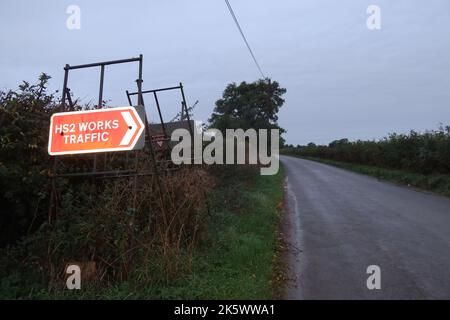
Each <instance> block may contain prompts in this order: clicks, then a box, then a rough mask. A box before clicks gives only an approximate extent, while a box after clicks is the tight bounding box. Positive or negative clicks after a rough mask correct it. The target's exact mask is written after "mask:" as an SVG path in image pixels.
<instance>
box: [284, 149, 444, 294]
mask: <svg viewBox="0 0 450 320" xmlns="http://www.w3.org/2000/svg"><path fill="white" fill-rule="evenodd" d="M280 159H281V161H282V163H283V164H284V168H285V171H286V177H287V178H286V179H287V182H286V189H287V190H286V194H287V197H286V207H287V212H288V213H287V216H286V217H285V220H286V221H285V226H286V228H287V231H286V233H287V234H288V242H289V243H288V247H289V248H290V250H289V254H288V255H289V257H288V260H289V263H290V272H289V273H290V281H289V284H288V290H287V296H286V298H288V299H442V298H445V299H450V199H449V198H446V197H442V196H438V195H434V194H431V193H425V192H421V191H416V190H413V189H411V188H408V187H401V186H396V185H394V184H391V183H387V182H381V181H378V180H377V179H375V178H372V177H368V176H364V175H360V174H357V173H353V172H349V171H346V170H343V169H339V168H335V167H332V166H328V165H324V164H320V163H317V162H313V161H308V160H303V159H298V158H292V157H286V156H281V157H280ZM370 265H377V266H379V267H380V276H381V277H380V279H381V281H380V282H381V289H379V290H377V289H373V290H369V289H368V288H367V285H366V282H367V278H368V277H369V276H370V274H367V267H368V266H370Z"/></svg>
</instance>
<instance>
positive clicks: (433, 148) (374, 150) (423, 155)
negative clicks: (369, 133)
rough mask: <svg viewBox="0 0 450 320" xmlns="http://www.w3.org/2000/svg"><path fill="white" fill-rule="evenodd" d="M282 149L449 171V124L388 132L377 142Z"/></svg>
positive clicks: (401, 167)
mask: <svg viewBox="0 0 450 320" xmlns="http://www.w3.org/2000/svg"><path fill="white" fill-rule="evenodd" d="M282 152H283V153H285V154H291V155H297V156H303V157H315V158H322V159H330V160H336V161H343V162H349V163H355V164H364V165H371V166H378V167H383V168H388V169H399V170H404V171H408V172H414V173H420V174H450V126H443V125H441V126H439V128H438V129H436V130H429V131H426V132H423V133H420V132H417V131H414V130H411V131H410V132H409V133H405V134H403V133H401V134H399V133H392V134H389V135H388V136H387V137H385V138H383V139H381V140H378V141H376V140H369V141H363V140H357V141H349V140H348V139H340V140H334V141H332V142H331V143H329V144H328V145H316V144H314V143H309V144H307V145H297V146H293V145H286V146H285V147H284V149H283V150H282Z"/></svg>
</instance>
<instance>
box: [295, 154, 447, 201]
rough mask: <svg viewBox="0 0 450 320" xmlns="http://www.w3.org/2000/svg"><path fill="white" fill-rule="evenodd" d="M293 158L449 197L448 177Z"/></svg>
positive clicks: (312, 158) (340, 162)
mask: <svg viewBox="0 0 450 320" xmlns="http://www.w3.org/2000/svg"><path fill="white" fill-rule="evenodd" d="M294 157H298V158H303V159H308V160H312V161H317V162H320V163H324V164H328V165H332V166H335V167H339V168H343V169H347V170H350V171H354V172H358V173H362V174H365V175H369V176H372V177H376V178H379V179H382V180H387V181H390V182H393V183H397V184H401V185H407V186H413V187H416V188H419V189H423V190H427V191H432V192H435V193H439V194H441V195H445V196H447V197H450V176H448V175H424V174H419V173H413V172H406V171H402V170H394V169H386V168H380V167H374V166H368V165H362V164H355V163H348V162H342V161H335V160H329V159H321V158H315V157H300V156H294Z"/></svg>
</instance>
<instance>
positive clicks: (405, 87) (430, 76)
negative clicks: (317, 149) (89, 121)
mask: <svg viewBox="0 0 450 320" xmlns="http://www.w3.org/2000/svg"><path fill="white" fill-rule="evenodd" d="M230 2H231V4H232V6H233V8H234V10H235V13H236V15H237V17H238V19H239V21H240V23H241V26H242V27H243V29H244V32H245V33H246V35H247V38H248V40H249V42H250V45H251V46H252V48H253V51H254V53H255V55H256V57H257V59H258V61H259V63H260V65H261V67H262V68H263V70H264V72H265V73H266V75H268V76H270V77H271V78H273V79H274V80H277V81H279V82H280V83H281V85H282V86H284V87H285V88H287V90H288V92H287V94H286V96H285V98H286V104H285V105H284V106H283V108H282V111H281V112H280V119H279V123H280V125H281V126H282V127H284V128H286V129H287V130H288V133H287V135H286V138H287V141H288V143H293V144H297V143H300V144H304V143H307V142H309V141H314V142H316V143H328V142H329V141H331V140H334V139H337V138H343V137H348V138H350V139H359V138H360V139H371V138H381V137H383V136H385V135H386V134H387V133H388V132H393V131H395V132H407V131H408V130H409V129H417V130H425V129H434V128H436V127H437V125H438V124H439V123H440V122H442V123H444V124H449V123H450V121H449V119H450V73H449V70H450V36H449V34H450V2H449V1H448V0H430V1H424V0H395V1H393V0H370V1H366V0H341V1H335V0H297V1H294V0H292V1H262V0H260V1H256V0H252V1H243V0H240V1H237V0H230ZM70 4H75V5H78V6H79V7H80V8H81V30H68V29H67V28H66V19H67V17H68V14H66V8H67V6H68V5H70ZM370 4H375V5H378V6H380V7H381V19H382V21H381V23H382V29H381V30H376V31H370V30H368V29H367V27H366V19H367V17H368V14H367V13H366V9H367V7H368V6H369V5H370ZM0 39H1V51H0V89H9V88H16V87H17V85H18V84H19V83H20V82H21V81H22V80H27V81H30V82H34V81H35V80H36V79H37V76H38V75H39V74H40V73H41V72H46V73H48V74H50V75H51V76H52V77H53V79H52V80H51V90H57V89H60V87H61V86H62V76H63V66H64V65H65V64H66V63H69V64H81V63H89V62H96V61H102V60H111V59H122V58H128V57H133V56H137V55H139V54H140V53H142V54H143V55H144V89H150V88H155V87H161V86H172V85H176V84H178V83H179V82H180V81H181V82H183V84H184V85H185V87H186V93H187V99H188V103H190V104H193V103H194V102H195V100H197V99H198V100H199V101H200V102H199V104H198V106H197V108H196V112H195V114H196V117H195V118H196V119H198V120H207V118H208V117H209V116H210V114H211V112H212V109H213V107H214V102H215V100H217V99H218V98H220V96H221V93H222V91H223V89H224V88H225V86H226V84H227V83H230V82H240V81H243V80H245V81H253V80H256V79H257V78H258V76H259V73H258V70H257V69H256V67H255V65H254V64H253V61H252V60H251V57H250V55H249V54H248V51H247V49H246V48H245V45H244V43H243V41H242V39H241V38H240V36H239V34H238V31H237V29H236V27H235V25H234V23H233V21H232V19H231V17H230V15H229V13H228V11H227V7H226V5H225V3H224V1H223V0H202V1H131V0H130V1H92V0H91V1H81V0H71V1H61V0H46V1H31V0H30V1H23V0H1V2H0ZM136 72H137V66H134V65H129V66H127V65H120V66H113V67H110V68H107V69H106V83H105V98H107V99H111V102H110V105H111V106H123V105H127V102H126V96H125V94H124V91H125V90H126V89H129V90H133V89H135V84H134V80H135V79H136ZM98 78H99V70H98V69H93V70H89V71H81V70H75V71H73V72H72V73H71V77H70V79H69V87H70V88H71V89H72V90H73V92H74V94H75V95H76V96H79V97H81V98H83V101H84V102H88V101H90V100H92V101H96V99H97V98H96V97H97V93H98ZM149 98H150V97H149ZM149 98H148V99H147V100H148V102H150V99H149ZM161 99H162V103H163V104H164V107H165V114H164V115H165V118H166V119H170V118H171V117H172V116H174V115H175V114H176V112H177V111H178V109H179V101H180V99H179V97H177V96H170V95H168V94H167V95H164V96H162V97H161ZM147 107H148V109H149V110H150V109H152V106H151V105H148V106H147ZM154 115H155V114H154V110H152V111H151V112H150V117H151V118H154Z"/></svg>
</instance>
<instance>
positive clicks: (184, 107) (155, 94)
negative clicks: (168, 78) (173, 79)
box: [125, 82, 194, 141]
mask: <svg viewBox="0 0 450 320" xmlns="http://www.w3.org/2000/svg"><path fill="white" fill-rule="evenodd" d="M169 90H180V93H181V99H182V101H181V121H184V120H185V119H186V120H187V122H188V126H189V132H190V134H191V137H192V138H193V137H194V129H193V128H192V123H191V119H190V116H189V112H188V108H187V103H186V96H185V94H184V89H183V84H182V83H181V82H180V84H179V85H178V86H174V87H166V88H158V89H151V90H144V91H142V90H141V91H139V90H138V91H136V92H129V91H128V90H126V91H125V93H126V95H127V99H128V103H129V104H130V105H133V102H132V100H131V97H132V96H134V95H137V96H138V101H139V99H140V101H141V102H142V105H144V106H145V103H144V98H143V96H144V94H148V93H152V94H153V99H154V101H155V105H156V109H157V111H158V116H159V120H160V121H161V126H162V129H163V135H164V137H165V138H164V140H167V141H170V137H169V136H168V135H167V130H166V124H165V122H164V119H163V116H162V111H161V105H160V103H159V99H158V92H162V91H169ZM139 97H140V98H139ZM184 115H186V117H184ZM150 138H151V137H150Z"/></svg>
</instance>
